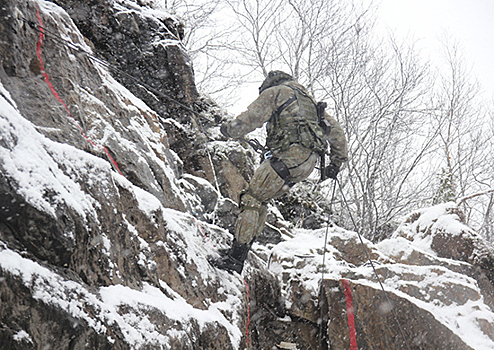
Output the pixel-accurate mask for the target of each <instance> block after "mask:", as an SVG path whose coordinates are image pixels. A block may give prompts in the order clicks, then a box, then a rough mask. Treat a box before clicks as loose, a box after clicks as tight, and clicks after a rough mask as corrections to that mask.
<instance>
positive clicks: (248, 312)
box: [243, 279, 250, 347]
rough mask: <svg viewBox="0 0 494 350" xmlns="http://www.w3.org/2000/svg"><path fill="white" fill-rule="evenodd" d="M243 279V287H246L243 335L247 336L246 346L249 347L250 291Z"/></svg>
mask: <svg viewBox="0 0 494 350" xmlns="http://www.w3.org/2000/svg"><path fill="white" fill-rule="evenodd" d="M243 281H244V284H245V288H247V326H246V331H245V335H246V337H247V347H249V324H250V305H249V304H250V301H249V299H250V292H249V285H248V284H247V282H246V281H245V279H243Z"/></svg>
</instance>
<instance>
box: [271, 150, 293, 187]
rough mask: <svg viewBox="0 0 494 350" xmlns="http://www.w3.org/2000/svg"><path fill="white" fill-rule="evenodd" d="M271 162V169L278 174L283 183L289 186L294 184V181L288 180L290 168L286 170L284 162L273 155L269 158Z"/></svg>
mask: <svg viewBox="0 0 494 350" xmlns="http://www.w3.org/2000/svg"><path fill="white" fill-rule="evenodd" d="M269 161H270V162H271V167H272V168H273V170H274V171H275V172H276V174H278V175H279V177H281V178H282V179H283V180H284V181H285V184H286V185H287V186H289V187H292V186H293V185H295V182H293V181H290V180H288V177H289V176H290V170H288V167H287V166H286V164H285V163H283V161H282V160H281V159H279V158H276V157H273V158H271V159H270V160H269Z"/></svg>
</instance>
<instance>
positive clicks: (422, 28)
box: [376, 0, 494, 98]
mask: <svg viewBox="0 0 494 350" xmlns="http://www.w3.org/2000/svg"><path fill="white" fill-rule="evenodd" d="M376 1H378V2H379V1H381V5H380V10H379V12H378V14H379V18H380V21H379V23H378V25H379V28H380V29H382V30H389V31H391V32H395V33H396V35H399V36H401V37H410V38H413V39H415V40H416V41H417V44H418V45H419V46H420V47H423V48H424V51H425V52H424V54H426V53H427V52H428V53H430V54H431V56H432V58H433V59H434V56H437V54H438V50H437V48H438V47H439V46H440V41H441V38H442V37H444V36H445V35H447V36H450V37H451V38H452V39H453V40H455V41H457V42H458V43H459V45H460V49H461V50H462V53H463V54H464V55H465V58H466V62H465V63H466V65H467V67H472V74H474V75H475V76H476V78H477V79H478V80H479V82H480V83H481V85H482V87H483V88H484V90H485V92H486V93H487V94H488V96H486V97H487V98H489V97H490V98H494V0H376Z"/></svg>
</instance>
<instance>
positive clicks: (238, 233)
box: [226, 73, 348, 244]
mask: <svg viewBox="0 0 494 350" xmlns="http://www.w3.org/2000/svg"><path fill="white" fill-rule="evenodd" d="M270 74H271V73H270ZM288 77H289V76H288ZM275 78H279V75H277V76H275ZM268 79H269V76H268ZM268 79H267V80H268ZM276 83H277V84H279V85H275V86H270V84H269V81H267V82H266V81H265V82H264V83H263V85H262V86H261V89H260V91H261V94H260V95H259V97H258V98H257V99H256V100H255V101H254V102H252V103H251V104H250V105H249V107H248V108H247V110H246V111H245V112H243V113H241V114H240V115H239V116H238V117H237V118H235V119H234V120H232V121H229V122H227V123H226V131H227V133H228V135H230V136H231V137H233V138H240V137H243V136H244V135H245V134H247V133H249V132H251V131H253V130H255V129H257V128H259V127H262V126H263V124H264V123H268V125H267V129H268V131H269V130H270V128H273V127H276V126H277V125H273V124H272V123H271V121H270V119H271V116H272V115H273V113H274V112H275V111H276V110H277V109H278V107H279V106H281V105H283V104H284V103H285V102H286V101H288V100H289V99H290V98H291V97H292V96H293V95H294V94H295V92H294V87H296V88H297V89H301V90H302V91H304V92H305V89H304V87H303V86H302V85H300V84H298V83H296V82H295V81H293V80H289V81H286V79H283V81H282V82H279V81H278V82H276ZM299 108H300V104H299V103H298V101H295V102H293V103H291V104H290V105H289V106H287V107H286V108H285V109H284V110H283V111H282V113H281V115H280V117H281V118H283V117H287V119H290V118H291V117H293V116H297V115H299V113H300V110H299ZM303 108H307V106H303V105H302V109H303ZM284 114H285V115H284ZM325 116H326V119H327V120H328V122H329V124H330V125H331V133H330V135H329V137H328V138H327V141H328V142H329V145H330V153H329V155H330V159H331V162H333V163H334V164H336V165H337V166H341V165H342V163H343V162H345V161H346V160H347V157H348V155H347V143H346V138H345V135H344V132H343V129H342V128H341V126H340V124H339V123H338V122H337V121H336V120H335V119H334V118H332V117H331V116H329V115H328V114H327V113H326V115H325ZM281 127H283V128H287V127H288V126H287V125H281ZM285 131H288V130H285ZM271 132H272V134H273V135H280V134H282V133H283V130H274V131H273V130H271ZM268 141H270V140H268ZM271 141H272V140H271ZM304 144H305V145H306V146H307V144H306V143H305V142H304ZM270 148H271V150H272V152H273V156H274V157H276V158H278V159H280V160H281V161H282V162H283V163H284V164H285V165H286V166H287V167H288V170H289V176H288V178H287V179H282V178H281V177H280V176H279V175H278V174H277V173H276V171H275V170H274V169H273V167H272V166H271V162H270V160H265V161H264V162H263V163H262V164H261V165H260V166H259V168H258V169H257V170H256V171H255V173H254V176H253V177H252V180H251V181H250V184H249V187H248V189H247V190H246V191H245V192H244V193H242V194H241V196H240V210H241V212H240V214H239V216H238V218H237V222H236V225H235V237H236V239H237V241H238V242H239V243H242V244H249V243H251V242H252V240H253V239H254V238H255V237H256V236H257V235H259V234H260V233H261V232H262V230H263V228H264V222H265V220H266V213H267V202H268V201H269V200H270V199H272V198H276V197H279V196H281V195H283V194H285V193H286V192H287V191H288V190H289V189H290V186H288V185H287V182H286V181H285V180H288V182H291V183H297V182H300V181H303V180H305V179H306V178H307V177H308V176H309V175H310V174H311V173H312V171H313V170H314V167H315V165H316V163H317V160H318V158H319V155H318V154H317V153H316V152H314V149H311V148H308V147H304V145H303V144H302V143H293V144H288V145H286V144H285V145H283V146H282V147H277V145H276V142H271V144H270Z"/></svg>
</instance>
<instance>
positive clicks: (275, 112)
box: [271, 94, 297, 118]
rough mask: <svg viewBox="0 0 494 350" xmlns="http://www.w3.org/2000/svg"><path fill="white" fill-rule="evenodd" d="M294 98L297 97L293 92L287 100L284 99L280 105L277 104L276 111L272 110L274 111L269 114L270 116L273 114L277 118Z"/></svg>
mask: <svg viewBox="0 0 494 350" xmlns="http://www.w3.org/2000/svg"><path fill="white" fill-rule="evenodd" d="M296 99H297V95H296V94H293V95H292V97H290V98H289V99H288V100H286V102H285V103H283V104H282V105H281V106H279V107H278V108H277V109H276V111H274V113H273V115H272V116H271V118H272V117H273V116H275V117H276V118H278V117H279V116H280V114H281V113H282V112H283V111H284V110H285V108H286V107H288V106H289V105H291V104H292V103H293V102H294V101H295V100H296Z"/></svg>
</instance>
